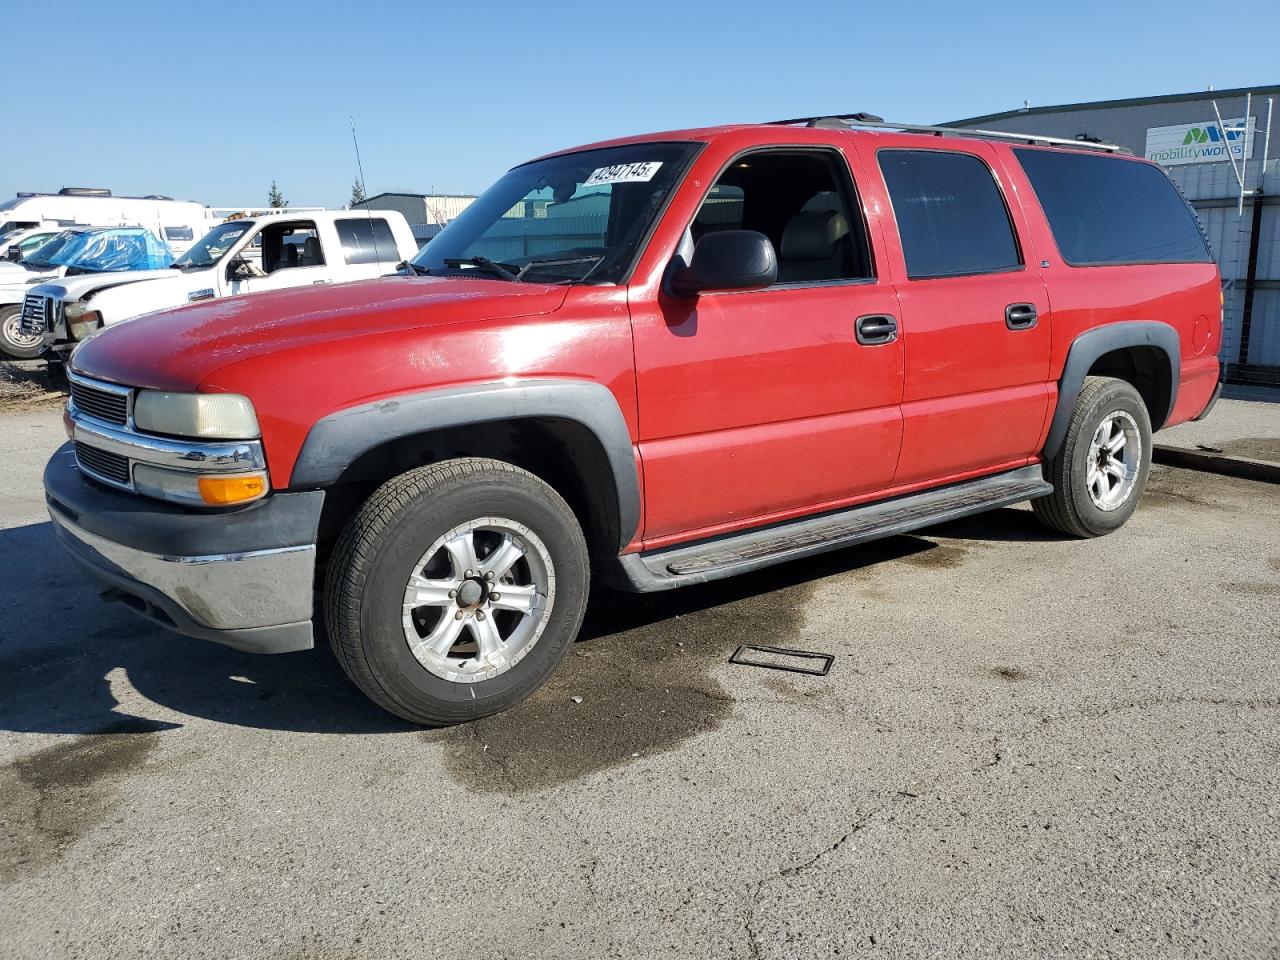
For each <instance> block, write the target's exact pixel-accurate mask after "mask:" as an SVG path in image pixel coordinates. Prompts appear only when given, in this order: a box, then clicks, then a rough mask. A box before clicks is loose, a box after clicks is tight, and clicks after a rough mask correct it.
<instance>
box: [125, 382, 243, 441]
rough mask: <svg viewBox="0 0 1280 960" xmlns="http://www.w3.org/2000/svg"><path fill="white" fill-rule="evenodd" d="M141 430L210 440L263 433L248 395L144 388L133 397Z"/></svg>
mask: <svg viewBox="0 0 1280 960" xmlns="http://www.w3.org/2000/svg"><path fill="white" fill-rule="evenodd" d="M133 422H134V424H135V425H136V426H137V428H138V429H139V430H145V431H148V432H150V433H165V434H169V435H170V436H175V437H201V438H203V439H206V440H254V439H256V438H258V437H260V436H262V432H261V431H260V430H259V429H258V417H257V415H256V414H255V413H254V412H253V404H252V403H250V402H249V398H248V397H242V396H240V395H239V394H236V393H169V392H167V391H164V390H140V391H138V394H137V397H136V398H135V399H134V401H133Z"/></svg>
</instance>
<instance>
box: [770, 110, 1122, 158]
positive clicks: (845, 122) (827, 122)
mask: <svg viewBox="0 0 1280 960" xmlns="http://www.w3.org/2000/svg"><path fill="white" fill-rule="evenodd" d="M798 123H803V124H804V125H805V126H806V127H818V128H821V129H824V130H833V129H839V128H840V127H851V128H852V127H858V128H869V129H873V130H902V131H904V132H906V133H930V134H933V135H934V136H935V137H947V136H951V137H980V138H982V139H986V140H1015V141H1018V142H1021V143H1028V144H1047V145H1049V146H1055V147H1077V148H1079V149H1082V150H1099V151H1101V152H1103V153H1123V154H1129V155H1132V154H1133V151H1132V150H1130V149H1129V148H1128V147H1122V146H1120V145H1119V144H1116V143H1102V142H1100V141H1094V140H1084V139H1080V138H1077V139H1075V140H1068V139H1066V138H1065V137H1045V136H1041V135H1040V134H1038V133H1014V132H1012V131H1009V130H979V129H974V128H969V127H939V126H931V125H928V124H923V123H890V122H887V121H885V120H884V119H883V118H881V117H877V116H876V115H875V114H873V113H844V114H839V115H837V116H826V117H797V118H795V119H794V120H771V121H769V125H770V126H795V125H796V124H798Z"/></svg>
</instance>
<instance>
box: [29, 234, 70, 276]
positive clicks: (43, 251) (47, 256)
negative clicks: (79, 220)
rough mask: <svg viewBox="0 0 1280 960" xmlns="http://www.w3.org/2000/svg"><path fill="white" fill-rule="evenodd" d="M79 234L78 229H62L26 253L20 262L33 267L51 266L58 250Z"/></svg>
mask: <svg viewBox="0 0 1280 960" xmlns="http://www.w3.org/2000/svg"><path fill="white" fill-rule="evenodd" d="M79 235H80V233H79V231H76V230H63V231H62V232H61V233H59V234H57V235H56V236H54V237H52V238H51V239H49V240H48V241H46V242H45V243H43V244H41V245H40V246H39V247H37V248H36V249H35V250H33V251H32V252H31V253H29V254H27V256H26V257H25V258H24V259H23V261H22V262H23V263H26V264H29V265H30V266H33V267H52V266H53V265H54V261H53V258H54V256H56V255H57V253H58V251H60V250H61V249H62V248H63V247H65V246H66V245H67V244H68V243H70V242H71V238H72V237H78V236H79Z"/></svg>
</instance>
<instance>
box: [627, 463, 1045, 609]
mask: <svg viewBox="0 0 1280 960" xmlns="http://www.w3.org/2000/svg"><path fill="white" fill-rule="evenodd" d="M1052 492H1053V485H1052V484H1051V483H1048V482H1047V481H1046V480H1045V479H1044V473H1043V469H1042V468H1041V466H1040V465H1039V464H1033V465H1032V466H1029V467H1022V468H1021V469H1019V470H1012V471H1010V472H1008V473H1000V474H996V475H995V476H990V477H981V478H979V479H977V480H968V481H965V482H964V483H957V484H954V485H952V486H949V487H941V488H938V489H935V490H926V491H924V492H922V493H913V494H909V495H907V496H904V497H896V498H894V499H892V500H881V501H878V502H876V503H870V504H865V505H863V506H858V507H851V508H850V509H847V510H841V511H839V512H837V513H824V514H822V515H821V516H817V517H804V518H802V519H799V520H790V521H787V522H785V523H780V524H774V525H772V526H769V527H763V528H757V529H753V530H746V531H743V532H741V533H732V534H727V535H725V536H721V537H716V538H714V539H711V540H702V541H700V542H698V543H694V544H680V545H679V546H675V547H669V548H667V549H665V550H653V551H650V552H648V553H631V554H627V555H625V556H622V557H619V558H618V561H619V563H620V565H621V573H622V576H623V579H624V583H623V584H622V585H623V586H625V587H627V588H629V589H631V590H635V591H638V592H640V593H650V592H652V591H655V590H670V589H671V588H673V587H682V586H686V585H687V584H693V583H704V582H706V581H708V580H719V579H720V578H721V577H730V576H733V575H735V574H738V573H746V572H747V571H749V570H758V569H760V568H761V567H767V566H771V565H773V564H775V563H782V562H783V561H786V560H798V559H800V558H801V557H811V556H813V555H815V554H819V553H825V552H826V551H828V550H838V549H840V548H841V547H848V546H852V545H853V544H856V543H865V542H866V541H868V540H878V539H880V538H881V537H892V536H895V535H897V534H900V533H907V532H909V531H911V530H918V529H920V528H921V527H929V526H933V525H934V524H938V523H943V522H945V521H947V520H955V519H957V518H959V517H966V516H969V515H970V514H973V513H981V512H983V511H985V510H994V509H996V508H997V507H1007V506H1009V505H1011V504H1014V503H1021V502H1022V501H1024V500H1031V499H1033V498H1035V497H1042V496H1044V495H1045V494H1048V493H1052Z"/></svg>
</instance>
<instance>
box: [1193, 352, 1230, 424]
mask: <svg viewBox="0 0 1280 960" xmlns="http://www.w3.org/2000/svg"><path fill="white" fill-rule="evenodd" d="M1226 376H1227V368H1226V367H1224V366H1223V365H1222V363H1221V362H1219V363H1218V382H1217V383H1216V384H1214V387H1213V393H1211V394H1210V395H1209V402H1208V403H1206V404H1205V405H1204V409H1203V410H1201V411H1200V412H1199V413H1197V414H1196V415H1195V416H1194V417H1192V418H1191V419H1192V420H1203V419H1204V418H1205V417H1207V416H1209V414H1211V413H1213V408H1214V406H1216V405H1217V403H1218V398H1219V397H1220V396H1222V384H1223V383H1224V382H1225V381H1226Z"/></svg>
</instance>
